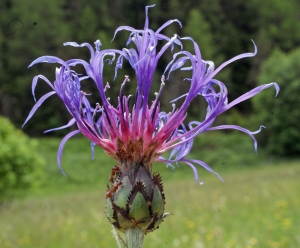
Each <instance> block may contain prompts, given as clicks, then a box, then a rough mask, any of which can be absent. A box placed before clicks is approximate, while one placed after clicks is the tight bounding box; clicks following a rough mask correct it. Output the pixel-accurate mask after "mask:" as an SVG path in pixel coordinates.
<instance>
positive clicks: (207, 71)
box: [24, 6, 279, 181]
mask: <svg viewBox="0 0 300 248" xmlns="http://www.w3.org/2000/svg"><path fill="white" fill-rule="evenodd" d="M150 7H152V6H150ZM148 8H149V7H146V22H145V26H144V29H142V30H137V29H134V28H132V27H128V26H121V27H119V28H118V29H117V30H116V32H115V35H116V34H117V33H118V32H119V31H122V30H126V31H129V32H130V35H129V39H128V41H127V45H128V44H129V43H134V45H135V46H136V49H134V48H124V49H122V50H116V49H107V50H100V47H101V43H100V41H99V40H98V41H96V42H95V50H94V49H93V48H92V46H91V45H90V44H88V43H83V44H80V45H79V44H77V43H75V42H67V43H65V44H64V45H70V46H74V47H84V46H85V47H87V48H88V49H89V50H90V53H91V59H90V61H89V62H86V61H83V60H81V59H71V60H68V61H63V60H61V59H59V58H57V57H53V56H43V57H40V58H38V59H36V60H34V61H33V62H32V63H31V64H30V66H29V67H31V66H33V65H34V64H37V63H41V62H47V63H58V64H60V65H61V67H60V68H57V69H56V72H55V81H54V82H53V83H51V82H50V81H49V80H48V79H47V78H45V77H44V76H42V75H38V76H35V77H34V79H33V82H32V93H33V95H34V90H35V87H36V85H37V82H38V79H43V80H44V81H45V82H46V83H47V84H48V85H49V86H50V88H51V89H52V91H51V92H49V93H47V94H45V95H44V96H43V97H41V98H40V99H39V100H38V101H37V102H36V104H35V105H34V107H33V109H32V110H31V112H30V113H29V116H28V117H27V119H26V121H25V123H26V122H27V121H28V120H29V119H30V118H31V117H32V115H33V114H34V113H35V111H36V110H37V109H38V107H39V106H40V105H41V104H42V103H43V102H44V101H45V100H46V99H47V98H48V97H50V96H51V95H53V94H55V93H56V94H57V95H58V97H59V98H60V99H61V100H62V101H63V103H64V104H65V106H66V108H67V110H68V111H69V113H70V114H71V116H72V119H71V120H70V121H69V123H68V124H66V125H65V126H62V127H59V128H54V129H51V130H48V131H54V130H58V129H62V128H67V127H70V126H71V125H73V124H76V125H77V127H78V129H77V130H75V131H72V132H70V133H69V134H68V135H67V136H66V137H65V138H64V139H63V140H62V142H61V144H60V146H59V150H58V155H57V160H58V165H59V168H60V169H61V170H62V168H61V164H60V158H61V155H62V150H63V147H64V145H65V142H66V141H67V140H68V139H69V138H70V137H72V136H74V135H75V134H78V133H82V134H83V135H85V136H86V137H87V138H88V139H90V140H91V141H92V145H93V146H94V145H98V146H101V147H102V148H103V149H104V150H105V152H106V153H107V154H109V155H110V156H112V157H113V158H114V159H116V160H117V161H119V162H120V163H121V162H122V161H123V160H127V161H130V160H134V161H135V162H138V161H140V162H143V163H144V164H148V165H149V167H151V165H152V163H153V162H156V161H162V162H165V163H166V164H167V165H171V166H172V164H174V163H175V164H176V163H178V162H183V163H185V164H187V165H189V166H190V167H191V168H192V170H193V172H194V176H195V179H196V181H198V174H197V169H196V165H201V166H203V167H205V168H206V169H207V170H209V171H211V172H213V170H212V169H211V168H210V167H209V166H208V165H207V164H206V163H204V162H203V161H200V160H197V159H187V158H186V156H187V155H188V154H189V153H190V151H191V148H192V146H193V139H194V138H195V137H196V136H198V135H199V134H201V133H203V132H206V131H212V130H220V129H236V130H239V131H242V132H244V133H246V134H248V135H249V136H250V137H251V138H252V139H253V141H254V145H255V149H256V140H255V138H254V136H253V135H254V134H256V133H258V132H259V131H260V130H258V131H256V132H251V131H249V130H247V129H245V128H242V127H239V126H236V125H222V126H214V127H213V126H212V125H213V123H214V120H215V119H216V117H217V116H218V115H220V114H222V113H223V112H225V111H226V110H228V109H230V108H231V107H233V106H235V105H236V104H238V103H240V102H242V101H245V100H247V99H249V98H251V97H253V96H254V95H256V94H258V93H259V92H261V91H262V90H264V89H266V88H270V87H272V86H274V87H275V89H276V95H277V93H278V92H279V87H278V85H277V84H276V83H270V84H265V85H261V86H258V87H256V88H255V89H253V90H251V91H249V92H247V93H246V94H244V95H242V96H240V97H238V98H237V99H235V100H234V101H232V102H230V103H228V98H227V96H228V92H227V88H226V86H225V85H224V84H223V83H222V82H220V81H218V80H216V79H214V77H215V76H216V75H217V73H218V72H219V71H221V70H222V69H223V68H224V67H225V66H227V65H228V64H230V63H232V62H234V61H236V60H238V59H242V58H246V57H252V56H255V55H256V52H257V50H256V46H255V44H254V48H255V51H254V52H253V53H244V54H241V55H238V56H236V57H234V58H232V59H230V60H229V61H226V62H224V63H223V64H222V65H220V66H219V67H218V68H217V69H215V68H214V64H213V62H211V61H204V60H202V57H201V53H200V49H199V47H198V45H197V44H196V43H195V42H194V41H193V39H192V38H189V37H186V38H180V37H178V36H177V35H174V36H173V37H171V38H169V37H167V36H165V35H163V34H162V33H161V32H162V31H163V29H164V28H165V27H167V26H169V25H170V24H172V23H174V22H176V23H178V24H179V25H181V24H180V22H179V21H178V20H170V21H168V22H166V23H165V24H164V25H162V26H161V27H160V28H159V29H158V30H157V31H153V30H151V29H149V27H148V24H149V22H148ZM182 41H185V42H192V43H193V47H194V52H193V53H190V52H188V51H185V50H184V49H183V45H182ZM161 42H163V45H162V48H160V49H159V48H158V43H161ZM174 46H179V48H180V52H177V53H175V54H174V55H173V60H172V61H171V62H170V63H169V64H168V65H167V67H166V69H165V73H164V75H163V76H162V79H161V86H160V90H159V92H158V93H157V94H156V96H155V97H154V99H153V98H152V95H150V88H151V84H152V80H153V76H154V73H155V71H156V67H157V65H158V61H159V60H160V58H161V56H162V55H163V54H164V53H165V52H166V50H169V49H170V50H172V49H173V47H174ZM159 47H161V46H159ZM114 61H116V65H115V78H116V76H117V72H118V70H119V69H121V67H122V64H123V62H124V61H128V62H129V64H130V65H131V67H132V68H133V69H134V71H135V74H136V79H135V81H136V84H137V90H136V93H135V96H131V95H130V96H126V95H124V88H125V87H126V85H127V84H129V83H132V82H130V80H129V77H127V76H126V77H125V79H124V81H123V83H122V84H121V86H120V93H119V96H116V97H117V99H118V105H117V106H113V105H112V104H111V103H110V102H109V99H108V98H107V97H106V91H107V90H108V88H109V85H108V84H105V83H104V81H103V68H104V65H105V64H107V63H108V64H112V63H113V62H114ZM78 64H80V65H82V66H83V67H84V69H85V72H86V75H84V76H82V75H80V74H77V73H76V72H75V71H74V70H73V69H72V67H74V66H75V65H78ZM186 64H189V66H188V67H185V65H186ZM178 69H180V70H189V71H191V78H189V79H186V80H187V81H188V82H189V85H190V87H189V90H188V92H186V93H185V94H183V95H182V96H181V97H180V98H183V100H184V101H183V104H182V105H181V106H176V105H175V104H174V102H176V100H177V99H178V98H177V99H174V100H173V101H172V103H173V110H172V112H170V113H166V112H164V111H163V110H161V105H160V98H161V95H162V94H163V88H164V85H165V80H168V79H169V75H170V73H172V72H173V71H175V70H178ZM165 76H166V79H165ZM87 78H89V79H91V80H92V81H93V82H94V83H95V84H96V86H97V89H98V91H99V94H100V100H99V104H96V105H95V106H91V104H90V102H89V100H88V94H86V93H85V92H83V91H82V90H81V82H82V81H83V80H86V79H87ZM197 96H202V97H203V98H204V99H205V100H206V101H207V104H208V107H207V113H206V117H205V119H204V120H202V121H191V122H190V123H187V124H184V120H185V118H186V115H187V109H188V107H189V105H190V103H191V101H192V100H193V99H194V98H195V97H197ZM130 98H134V100H133V101H134V105H133V107H130V106H131V105H129V103H128V102H129V99H130ZM25 123H24V124H25ZM169 150H170V151H171V153H170V156H169V157H168V158H165V157H163V156H162V155H163V154H164V153H165V152H166V151H169ZM213 173H214V172H213Z"/></svg>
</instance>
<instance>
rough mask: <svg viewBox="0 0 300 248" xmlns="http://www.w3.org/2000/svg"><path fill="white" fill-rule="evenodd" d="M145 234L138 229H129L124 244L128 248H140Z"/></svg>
mask: <svg viewBox="0 0 300 248" xmlns="http://www.w3.org/2000/svg"><path fill="white" fill-rule="evenodd" d="M144 236H145V233H144V231H143V230H142V229H140V228H130V229H127V231H126V242H127V247H128V248H142V247H143V243H144Z"/></svg>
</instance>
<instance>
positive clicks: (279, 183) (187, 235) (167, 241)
mask: <svg viewBox="0 0 300 248" xmlns="http://www.w3.org/2000/svg"><path fill="white" fill-rule="evenodd" d="M70 148H71V147H70ZM66 152H67V150H66ZM66 156H67V154H66ZM78 159H79V158H78ZM49 160H50V158H49ZM74 163H75V161H74ZM74 166H75V165H74ZM66 172H67V168H66ZM173 172H174V178H177V179H176V180H175V179H174V180H172V179H171V178H170V176H167V177H166V180H165V194H166V200H167V205H166V210H167V211H168V212H171V213H173V215H170V216H169V217H168V218H167V219H166V220H165V221H164V223H162V225H161V226H160V229H159V230H156V231H154V232H153V233H150V234H148V235H147V236H146V237H145V247H148V248H153V247H161V248H164V247H166V248H167V247H168V248H170V247H199V248H200V247H201V248H205V247H207V248H213V247H216V248H217V247H218V248H220V247H222V248H228V247H234V248H239V247H241V248H251V247H253V248H254V247H258V248H268V247H270V248H287V247H289V248H298V247H300V214H299V209H300V180H299V176H300V163H299V162H294V163H286V164H284V163H282V164H279V165H276V166H270V165H268V166H263V167H253V168H251V167H244V168H241V169H237V170H230V171H228V172H227V171H225V170H224V171H222V173H221V174H222V177H223V178H224V180H225V182H224V183H223V182H221V181H220V180H219V179H218V178H217V177H216V176H214V175H212V174H209V173H203V175H202V180H203V181H204V182H205V184H204V185H201V186H200V185H198V184H196V183H195V182H194V180H193V177H192V174H191V173H190V174H188V173H187V172H188V171H187V170H182V171H180V169H178V170H175V171H173ZM165 173H166V172H165V171H164V173H163V174H165ZM180 173H183V174H184V177H183V178H182V179H178V176H177V175H178V174H180ZM67 174H68V173H67ZM186 174H188V175H186ZM169 175H173V174H172V173H169ZM78 177H79V176H78ZM62 185H64V183H61V187H62ZM96 188H98V189H96ZM74 189H75V188H73V189H72V188H71V189H70V190H69V191H67V192H64V193H61V194H58V193H56V194H54V193H53V192H52V193H53V194H52V195H50V196H40V195H39V194H38V195H35V196H32V197H28V198H26V199H24V200H16V201H14V202H13V203H12V204H11V205H10V206H9V207H7V208H3V209H2V210H1V211H0V247H3V248H10V247H13V248H18V247H28V248H29V247H30V248H35V247H39V248H46V247H47V248H52V247H53V248H69V247H74V248H76V247H80V248H83V247H89V248H93V247H95V248H96V247H116V245H115V243H114V240H113V238H112V235H111V227H110V224H109V223H108V222H107V219H106V217H105V214H104V210H105V204H104V200H103V199H104V195H105V191H104V186H103V185H101V183H100V184H99V186H95V187H94V189H92V188H90V189H89V188H88V187H87V188H84V190H78V192H75V190H74ZM77 189H79V188H77ZM62 190H63V189H62Z"/></svg>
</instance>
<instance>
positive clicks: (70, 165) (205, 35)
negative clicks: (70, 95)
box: [0, 0, 300, 248]
mask: <svg viewBox="0 0 300 248" xmlns="http://www.w3.org/2000/svg"><path fill="white" fill-rule="evenodd" d="M153 3H154V2H152V1H139V0H136V1H133V0H123V1H122V0H115V1H109V0H103V1H96V0H91V1H79V0H72V1H70V0H62V1H61V0H60V1H58V0H52V1H46V0H40V1H31V0H18V1H16V0H15V1H13V0H3V1H1V2H0V70H1V73H0V115H1V116H4V117H5V118H3V117H1V118H0V194H1V195H0V202H1V203H0V204H1V205H0V247H5V248H6V247H116V246H115V244H114V241H113V238H112V235H111V234H110V225H109V223H108V222H107V220H106V217H105V214H104V211H105V206H104V195H105V188H106V184H107V181H108V179H109V175H110V172H111V167H112V166H113V165H114V161H112V160H111V159H110V158H108V156H106V155H105V154H103V153H102V151H101V149H100V148H98V149H96V153H95V159H94V160H91V151H90V144H89V141H88V140H86V139H84V138H77V139H76V138H73V139H72V140H70V142H69V143H67V145H66V147H65V150H64V153H63V161H62V164H63V167H64V170H65V172H66V174H67V177H64V176H63V175H62V174H61V173H60V171H59V170H58V168H57V163H56V152H57V149H58V145H59V142H60V140H61V137H62V136H63V135H64V134H66V132H67V131H59V132H55V133H52V134H47V135H44V134H43V131H45V130H47V129H49V128H52V127H57V126H61V125H63V124H65V123H67V122H68V120H69V118H70V116H68V114H67V112H66V110H65V109H64V105H63V104H62V103H61V102H60V101H59V100H58V99H57V98H56V97H52V98H50V99H49V100H47V102H46V103H45V104H44V105H43V106H42V107H41V108H40V109H39V110H38V111H37V113H36V114H35V116H34V117H33V118H32V120H31V121H30V122H29V123H28V124H26V126H25V127H24V129H23V132H24V133H25V134H24V133H23V132H22V131H20V130H19V129H20V127H21V125H22V123H23V122H24V120H25V119H26V117H27V115H28V113H29V111H30V109H31V108H32V106H33V104H34V101H33V97H32V95H31V81H32V78H33V77H34V76H35V75H37V74H42V75H45V76H47V77H48V78H49V79H50V80H53V78H54V69H55V66H54V65H49V64H41V65H36V66H34V67H33V68H30V69H29V70H28V69H27V67H28V65H29V64H30V63H31V62H32V61H33V60H34V59H35V58H37V57H39V56H42V55H53V56H58V57H61V58H62V59H65V60H67V59H71V58H82V59H85V60H89V52H88V49H86V48H72V47H64V46H63V45H62V44H63V42H66V41H76V42H78V43H82V42H89V43H91V44H93V42H94V41H95V40H97V39H100V40H101V42H102V44H103V48H110V47H116V48H122V47H124V45H125V43H126V41H127V38H128V35H129V34H128V33H126V32H121V33H120V34H118V35H117V36H116V39H115V40H114V41H111V39H112V37H113V34H114V31H115V29H116V28H117V27H118V26H120V25H128V26H132V27H135V28H140V29H141V28H143V25H144V20H145V10H144V9H145V6H146V5H150V4H153ZM299 7H300V2H299V1H296V0H287V1H279V0H272V1H271V0H266V1H258V0H249V1H241V0H232V1H223V0H216V1H211V0H201V1H195V0H194V1H193V0H186V1H179V0H172V1H162V0H160V1H159V0H158V1H156V7H155V8H151V9H150V10H149V18H150V27H151V28H153V29H156V28H158V27H159V26H160V25H162V24H163V23H165V22H166V21H168V20H169V19H179V20H180V21H181V22H182V25H183V28H180V27H179V26H178V25H176V24H173V25H171V26H170V27H168V28H167V29H166V30H165V32H164V33H165V34H167V35H169V36H172V35H173V34H174V33H177V34H178V35H179V36H181V37H184V36H191V37H193V38H194V40H195V41H196V42H197V43H198V44H199V46H200V49H201V53H202V56H203V58H204V59H205V60H212V61H214V62H215V64H216V66H218V65H220V64H221V63H222V62H223V61H226V60H228V59H230V58H232V57H233V56H235V55H238V54H240V53H244V52H252V51H253V50H254V48H253V44H252V42H251V39H252V40H254V42H255V43H256V45H257V47H258V54H257V55H256V56H255V57H254V58H251V59H244V60H241V61H237V62H235V63H233V64H231V65H230V66H228V67H227V68H226V69H224V71H222V72H221V73H220V74H219V75H218V76H217V79H219V80H221V81H222V82H224V83H225V85H226V86H227V87H228V91H229V101H231V100H233V99H235V98H237V97H238V96H240V95H241V94H243V93H245V92H247V91H249V90H250V89H253V88H254V87H255V86H258V85H261V84H266V83H270V82H274V81H275V82H277V83H278V84H279V85H280V87H281V91H280V93H279V95H278V96H277V97H276V98H274V94H275V93H274V90H273V89H269V90H267V91H266V92H262V93H261V94H259V95H258V96H256V97H254V98H253V99H252V100H249V101H246V102H245V103H242V104H239V105H238V106H237V107H236V108H235V109H232V110H230V111H228V113H225V114H224V115H222V116H220V117H219V118H218V119H217V123H216V124H237V125H241V126H243V127H246V128H249V129H251V130H253V131H254V130H257V129H258V127H259V126H260V125H265V126H266V129H263V130H262V132H261V133H260V134H258V135H256V137H257V139H258V142H259V149H258V154H255V152H254V149H253V142H252V140H251V139H250V138H249V137H247V136H246V135H244V134H242V133H239V132H236V131H230V132H214V133H205V134H203V135H201V136H199V137H198V138H197V139H196V140H195V144H194V149H193V153H192V154H191V155H190V157H192V158H198V159H201V160H203V161H205V162H206V163H208V164H209V165H210V166H212V167H213V169H214V170H216V171H217V172H219V173H220V174H221V176H222V178H223V179H224V180H225V182H224V183H223V182H221V181H220V180H219V179H218V178H217V177H216V176H215V175H212V174H209V173H208V172H206V171H205V170H204V169H201V168H199V174H200V180H201V181H204V182H205V184H204V185H202V186H199V185H198V184H196V182H195V181H194V180H193V175H192V171H191V170H190V169H189V168H187V167H185V166H184V165H182V166H181V167H179V168H175V169H174V170H171V169H170V168H165V165H163V164H157V165H155V166H154V169H155V170H157V171H159V172H160V173H161V174H162V176H163V178H164V181H165V189H166V198H167V205H166V207H167V209H166V210H167V211H169V212H171V213H173V214H174V215H171V216H170V217H168V218H167V219H166V220H165V222H164V223H163V224H162V225H161V228H160V229H159V230H157V231H155V232H154V233H151V234H149V235H147V236H146V241H145V242H146V243H145V247H184V246H186V247H201V248H203V247H245V248H246V247H247V248H251V247H272V248H277V247H295V248H296V247H299V246H300V235H299V233H300V217H299V211H298V209H299V206H300V202H299V199H300V193H299V192H300V190H299V189H300V183H299V174H300V160H299V154H300V153H299V152H300V127H299V121H300V111H299V106H300V98H299V92H300V70H299V68H300V49H299V45H300V25H299V21H300V16H299V13H298V12H299ZM183 45H184V47H185V48H186V49H192V47H191V44H190V43H188V42H186V43H184V44H183ZM177 49H178V48H177ZM171 57H172V53H171V52H167V53H166V54H165V56H164V57H163V59H162V61H161V62H160V64H159V68H158V71H157V74H156V76H155V80H154V83H153V92H155V91H157V89H158V88H159V85H160V80H159V79H160V76H161V74H162V73H163V71H164V68H165V66H166V64H167V63H168V61H170V59H171ZM127 69H128V67H127V66H124V69H123V70H122V72H120V75H119V77H118V78H117V79H116V81H115V82H113V80H112V79H113V68H109V69H108V70H107V71H106V74H105V79H106V80H107V81H109V82H110V84H111V88H110V90H109V94H110V96H111V101H112V102H113V103H114V101H115V99H114V98H113V97H112V96H114V95H116V94H118V92H119V83H121V82H122V81H123V75H126V74H128V75H130V77H131V83H130V84H128V88H126V89H125V91H126V93H127V94H130V93H133V92H134V91H135V85H134V82H135V80H134V76H133V73H132V71H127ZM184 77H185V75H180V73H174V75H173V76H172V77H171V80H170V81H167V84H166V89H165V95H164V98H163V103H162V108H165V109H169V108H170V104H169V101H170V100H171V99H173V98H175V97H178V96H179V95H181V94H182V92H186V91H188V88H187V85H186V84H184V83H181V79H182V78H184ZM171 84H172V85H171ZM85 90H86V91H87V92H94V90H95V89H94V88H93V87H90V88H87V89H85ZM48 91H49V86H47V85H46V84H44V83H41V84H39V85H38V87H37V90H36V96H37V98H39V97H41V96H42V95H43V94H45V93H46V92H48ZM97 97H98V95H97V94H95V93H94V94H93V95H92V96H91V98H92V101H93V99H95V101H96V99H97ZM205 109H206V106H205V105H204V104H203V102H202V100H201V99H195V101H194V102H193V103H192V105H191V108H190V110H189V117H188V120H195V119H196V120H201V118H203V116H204V114H205ZM8 119H9V120H10V121H11V123H13V124H11V123H10V122H9V121H8ZM13 125H14V126H13ZM29 137H30V138H29Z"/></svg>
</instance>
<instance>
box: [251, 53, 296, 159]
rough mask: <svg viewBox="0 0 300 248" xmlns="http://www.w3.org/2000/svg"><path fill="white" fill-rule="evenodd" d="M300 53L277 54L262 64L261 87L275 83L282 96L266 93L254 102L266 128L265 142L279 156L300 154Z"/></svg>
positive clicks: (263, 138)
mask: <svg viewBox="0 0 300 248" xmlns="http://www.w3.org/2000/svg"><path fill="white" fill-rule="evenodd" d="M299 68H300V49H297V50H294V51H292V52H290V53H288V54H285V53H283V52H280V51H279V50H275V51H274V52H273V53H272V55H271V56H270V58H269V59H268V60H267V61H266V62H265V63H264V64H263V67H262V71H261V74H260V76H259V83H260V84H262V83H265V82H270V81H271V80H274V79H275V80H276V82H277V83H278V84H279V86H280V93H279V95H278V97H277V98H276V99H274V97H273V96H274V92H271V91H266V92H262V93H261V94H259V95H258V96H257V97H255V98H254V99H253V103H254V106H255V110H256V112H257V114H256V115H257V118H258V119H259V120H260V122H261V123H263V124H264V125H265V126H266V127H267V128H266V130H264V131H263V132H262V136H261V137H262V142H264V143H265V145H266V146H267V148H268V150H269V151H270V152H271V153H273V154H276V155H285V156H286V155H299V153H300V126H299V120H300V111H299V106H300V97H299V92H300V70H299Z"/></svg>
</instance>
